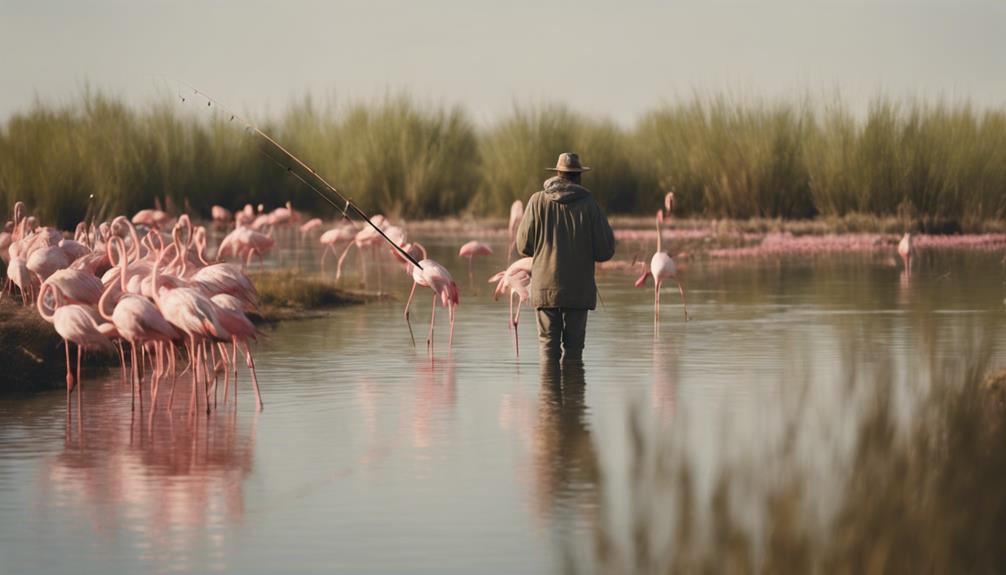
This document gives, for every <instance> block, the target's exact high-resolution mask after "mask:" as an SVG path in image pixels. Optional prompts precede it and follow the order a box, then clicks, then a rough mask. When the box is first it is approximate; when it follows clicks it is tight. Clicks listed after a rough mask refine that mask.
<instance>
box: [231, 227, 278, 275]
mask: <svg viewBox="0 0 1006 575" xmlns="http://www.w3.org/2000/svg"><path fill="white" fill-rule="evenodd" d="M275 245H276V240H274V239H273V238H270V237H269V236H267V235H265V234H262V233H259V232H256V231H255V230H252V229H249V228H243V227H242V228H237V229H235V230H234V231H233V232H231V233H229V234H227V237H225V238H224V239H223V241H222V242H220V248H219V249H218V250H217V260H220V259H222V258H223V256H224V254H228V253H230V254H233V255H234V257H236V258H241V259H242V264H241V267H242V268H243V267H245V266H246V265H248V264H250V263H251V259H252V256H253V255H258V257H259V265H262V255H263V254H265V253H268V252H269V250H271V249H272V248H273V246H275ZM246 255H247V261H244V259H245V256H246Z"/></svg>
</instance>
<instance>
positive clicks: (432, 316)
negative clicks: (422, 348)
mask: <svg viewBox="0 0 1006 575" xmlns="http://www.w3.org/2000/svg"><path fill="white" fill-rule="evenodd" d="M436 320H437V292H433V312H432V313H431V314H430V335H429V336H428V337H427V338H426V349H427V351H429V352H431V353H432V352H433V323H434V322H435V321H436Z"/></svg>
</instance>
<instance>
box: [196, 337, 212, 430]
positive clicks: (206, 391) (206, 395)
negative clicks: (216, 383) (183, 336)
mask: <svg viewBox="0 0 1006 575" xmlns="http://www.w3.org/2000/svg"><path fill="white" fill-rule="evenodd" d="M208 345H209V343H208V342H206V341H204V342H203V343H201V344H200V345H199V353H201V354H202V358H203V359H202V362H203V375H204V379H203V399H204V400H205V401H206V415H209V414H210V378H211V377H213V375H212V373H211V370H212V369H213V364H212V363H210V358H209V354H208V353H207V352H206V347H207V346H208Z"/></svg>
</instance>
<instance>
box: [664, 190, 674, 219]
mask: <svg viewBox="0 0 1006 575" xmlns="http://www.w3.org/2000/svg"><path fill="white" fill-rule="evenodd" d="M664 212H665V213H668V214H673V213H674V192H667V194H665V195H664Z"/></svg>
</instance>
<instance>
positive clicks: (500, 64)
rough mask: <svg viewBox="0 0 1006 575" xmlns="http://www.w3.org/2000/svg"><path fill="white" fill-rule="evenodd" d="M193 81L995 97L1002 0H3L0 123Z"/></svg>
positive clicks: (247, 100) (556, 96) (363, 94)
mask: <svg viewBox="0 0 1006 575" xmlns="http://www.w3.org/2000/svg"><path fill="white" fill-rule="evenodd" d="M174 79H177V80H180V81H183V82H186V83H188V84H191V85H194V86H196V87H198V88H199V89H201V90H203V91H205V92H207V93H209V94H211V95H213V96H215V97H216V98H217V99H218V100H220V101H222V102H224V103H226V104H228V105H230V106H231V107H234V108H238V109H242V110H250V111H252V112H254V113H255V114H257V115H262V114H269V113H276V112H278V111H280V110H281V109H282V108H283V107H284V106H285V105H286V104H287V102H289V100H290V98H295V97H299V96H302V95H304V94H306V93H311V94H312V95H314V96H316V97H320V98H322V99H326V98H330V97H335V98H337V100H338V101H345V100H353V99H359V98H370V97H374V96H378V95H381V94H383V93H385V92H387V91H389V90H391V91H395V90H399V89H408V90H410V91H411V92H413V93H414V94H415V95H417V96H419V97H420V98H422V99H425V100H429V101H433V102H442V103H450V104H453V103H460V104H463V105H464V106H465V107H466V108H467V109H468V110H469V111H471V112H472V114H473V116H474V118H475V119H476V121H479V122H488V121H491V120H492V119H494V118H495V117H497V116H499V115H500V114H501V113H505V112H507V111H508V110H509V109H510V108H511V106H512V104H513V103H514V102H520V103H534V102H545V101H549V102H551V101H560V102H565V103H568V104H570V105H571V106H573V107H574V108H576V109H578V110H580V111H584V112H588V113H595V114H600V115H605V116H608V117H611V118H614V119H617V120H619V121H622V122H629V121H632V120H633V119H635V118H637V117H638V116H639V115H640V114H641V113H643V112H645V111H646V110H647V109H649V108H651V107H653V106H655V105H657V104H660V103H661V102H666V101H671V100H674V99H676V98H681V97H687V96H689V95H691V94H692V93H693V92H696V91H697V92H701V93H713V92H720V91H724V90H725V91H728V92H730V93H733V94H735V95H742V96H758V97H769V98H774V97H778V96H783V97H792V96H794V95H800V94H804V93H808V92H809V93H811V94H814V95H821V94H825V95H828V94H833V93H836V92H838V93H841V94H842V95H843V96H844V98H845V100H846V101H847V102H849V103H850V104H852V105H853V106H854V107H861V106H863V104H864V102H866V101H867V100H869V98H870V97H872V96H875V95H877V94H881V93H883V94H887V95H892V96H898V97H902V96H911V97H918V96H921V97H933V96H944V97H948V98H951V99H959V98H970V99H971V100H972V101H974V102H976V103H978V104H980V105H985V106H997V107H998V106H1003V105H1004V104H1006V2H1002V1H996V2H977V1H968V0H964V1H957V2H949V1H943V2H924V1H918V0H914V1H913V0H900V1H898V0H886V1H876V2H790V1H782V0H766V1H763V2H755V1H746V2H729V3H724V2H702V1H699V0H687V1H673V2H672V1H639V2H602V1H597V0H579V1H577V2H572V1H562V2H560V1H551V2H532V1H528V0H511V1H506V0H495V1H493V2H486V1H481V0H425V1H419V0H417V1H413V2H407V1H397V2H393V1H385V0H370V1H366V2H364V1H329V2H322V1H317V2H310V1H296V2H295V1H287V2H278V1H277V2H260V1H238V0H221V1H216V2H212V1H207V2H188V1H183V0H173V1H170V2H166V1H165V2H162V1H142V0H101V1H86V0H50V1H46V0H31V1H28V0H0V85H2V90H0V119H3V118H6V117H7V116H8V115H9V114H11V113H12V112H15V111H17V110H22V109H25V108H26V107H27V106H29V105H30V103H31V102H32V100H33V99H34V98H35V95H36V94H37V95H38V96H40V97H41V98H42V99H44V100H50V101H66V100H69V99H71V98H72V97H73V96H74V95H75V94H78V93H79V92H80V91H81V89H82V86H83V85H84V84H85V83H90V85H91V86H93V87H95V88H99V89H102V90H104V91H106V92H109V93H113V94H118V95H121V96H123V97H124V98H126V99H128V100H129V101H130V102H136V103H142V102H146V101H150V100H152V99H154V98H156V97H157V96H158V95H161V96H169V95H171V94H172V93H173V91H174V88H173V87H172V83H171V80H174Z"/></svg>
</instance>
